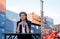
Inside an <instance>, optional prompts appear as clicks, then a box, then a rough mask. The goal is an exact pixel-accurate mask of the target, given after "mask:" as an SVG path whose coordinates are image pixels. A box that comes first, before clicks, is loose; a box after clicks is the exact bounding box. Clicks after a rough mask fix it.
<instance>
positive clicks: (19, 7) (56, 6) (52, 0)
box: [6, 0, 60, 24]
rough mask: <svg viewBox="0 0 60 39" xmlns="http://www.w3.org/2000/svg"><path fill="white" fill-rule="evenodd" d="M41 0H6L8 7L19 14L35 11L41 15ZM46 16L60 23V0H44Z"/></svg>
mask: <svg viewBox="0 0 60 39" xmlns="http://www.w3.org/2000/svg"><path fill="white" fill-rule="evenodd" d="M40 6H41V4H40V0H6V9H8V10H11V11H13V12H16V13H18V14H19V12H21V11H25V12H27V13H31V12H35V14H37V15H40ZM44 16H49V17H51V18H53V20H54V24H60V21H59V20H60V0H44Z"/></svg>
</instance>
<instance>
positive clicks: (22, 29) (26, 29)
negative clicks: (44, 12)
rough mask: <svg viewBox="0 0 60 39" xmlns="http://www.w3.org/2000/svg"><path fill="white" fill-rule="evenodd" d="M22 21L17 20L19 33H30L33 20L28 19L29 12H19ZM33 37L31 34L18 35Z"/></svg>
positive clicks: (23, 37) (19, 37) (26, 37)
mask: <svg viewBox="0 0 60 39" xmlns="http://www.w3.org/2000/svg"><path fill="white" fill-rule="evenodd" d="M19 16H20V21H18V22H17V30H16V32H17V33H30V29H31V22H30V21H28V20H27V14H26V13H25V12H21V13H20V14H19ZM28 38H29V39H33V38H32V36H31V35H18V39H28Z"/></svg>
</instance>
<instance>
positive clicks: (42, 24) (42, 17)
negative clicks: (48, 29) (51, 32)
mask: <svg viewBox="0 0 60 39" xmlns="http://www.w3.org/2000/svg"><path fill="white" fill-rule="evenodd" d="M40 1H41V39H43V31H44V21H43V20H44V16H43V0H40Z"/></svg>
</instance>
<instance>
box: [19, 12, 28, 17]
mask: <svg viewBox="0 0 60 39" xmlns="http://www.w3.org/2000/svg"><path fill="white" fill-rule="evenodd" d="M21 14H24V15H25V16H27V14H26V12H20V13H19V16H21Z"/></svg>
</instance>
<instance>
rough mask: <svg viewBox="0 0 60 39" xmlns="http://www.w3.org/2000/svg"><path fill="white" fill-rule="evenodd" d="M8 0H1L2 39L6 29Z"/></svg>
mask: <svg viewBox="0 0 60 39" xmlns="http://www.w3.org/2000/svg"><path fill="white" fill-rule="evenodd" d="M5 7H6V0H0V39H2V36H3V34H2V33H4V31H5V18H6V14H5V12H6V8H5Z"/></svg>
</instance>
